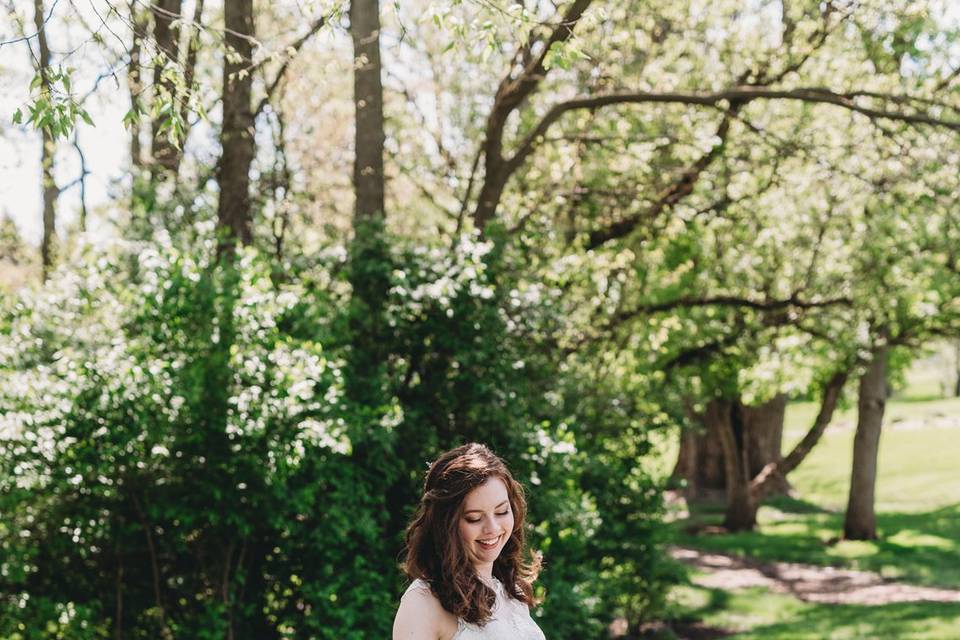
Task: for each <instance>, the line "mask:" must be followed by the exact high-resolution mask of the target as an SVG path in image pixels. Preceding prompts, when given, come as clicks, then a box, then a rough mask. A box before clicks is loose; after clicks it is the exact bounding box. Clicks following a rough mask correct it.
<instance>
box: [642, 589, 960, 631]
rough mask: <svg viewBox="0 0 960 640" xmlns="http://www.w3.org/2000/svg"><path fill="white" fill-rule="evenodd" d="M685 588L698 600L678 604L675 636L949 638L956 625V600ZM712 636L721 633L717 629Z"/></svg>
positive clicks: (959, 615)
mask: <svg viewBox="0 0 960 640" xmlns="http://www.w3.org/2000/svg"><path fill="white" fill-rule="evenodd" d="M687 589H688V592H689V591H694V592H696V594H697V597H696V599H697V600H698V601H699V602H700V603H702V604H697V605H691V603H690V602H689V601H688V602H687V604H686V605H683V604H680V603H678V609H677V610H676V612H675V614H676V615H675V618H674V620H673V621H672V622H671V623H669V626H670V628H672V629H673V630H674V631H675V637H676V638H681V639H682V638H698V637H700V636H699V632H698V630H699V629H708V630H714V631H716V632H726V633H727V634H728V637H734V638H744V639H747V638H765V639H767V638H771V639H786V638H790V639H797V640H800V639H814V638H816V639H817V640H819V639H821V638H831V639H834V638H836V639H840V638H850V639H853V638H856V639H861V638H871V639H872V638H884V639H885V638H930V639H932V638H940V639H944V640H946V639H950V640H953V639H955V638H956V637H957V635H956V633H957V631H956V630H957V628H958V626H960V604H944V603H934V602H914V603H897V604H887V605H882V606H861V605H830V604H812V603H806V602H801V601H799V600H797V599H796V598H793V597H791V596H788V595H785V594H777V593H771V592H770V591H768V590H766V589H763V588H751V589H744V590H738V591H735V592H725V591H721V590H719V589H714V588H709V589H708V588H704V587H688V588H687ZM689 596H690V594H689V593H688V597H689ZM688 630H689V631H691V632H692V633H688ZM661 637H662V636H661ZM714 637H724V636H723V635H722V633H721V634H718V635H715V636H714Z"/></svg>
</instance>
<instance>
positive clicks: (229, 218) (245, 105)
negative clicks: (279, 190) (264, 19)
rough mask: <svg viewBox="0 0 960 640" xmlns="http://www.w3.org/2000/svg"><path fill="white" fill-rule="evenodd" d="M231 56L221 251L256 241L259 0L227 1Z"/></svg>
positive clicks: (226, 79)
mask: <svg viewBox="0 0 960 640" xmlns="http://www.w3.org/2000/svg"><path fill="white" fill-rule="evenodd" d="M224 22H225V24H226V35H225V36H224V40H225V43H226V45H227V54H226V55H225V56H224V65H223V127H222V129H221V132H220V144H221V146H222V147H223V155H222V156H221V158H220V168H219V180H218V182H219V183H220V201H219V203H218V206H217V221H218V227H219V229H220V231H221V232H222V233H223V234H224V235H223V239H222V240H221V244H220V249H221V250H226V251H230V250H231V248H232V247H233V244H234V242H235V241H236V240H237V239H239V240H240V241H241V242H242V243H243V244H250V242H251V240H252V239H253V235H252V222H251V219H252V217H253V213H252V211H251V207H250V165H251V164H252V163H253V155H254V126H255V123H254V116H253V109H252V108H251V105H250V96H251V87H252V83H253V76H252V74H251V73H250V66H251V60H250V57H251V54H252V51H253V45H252V42H251V39H252V38H253V37H254V35H255V31H254V24H253V0H230V1H229V2H226V3H224Z"/></svg>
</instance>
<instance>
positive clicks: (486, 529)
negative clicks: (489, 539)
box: [481, 515, 500, 533]
mask: <svg viewBox="0 0 960 640" xmlns="http://www.w3.org/2000/svg"><path fill="white" fill-rule="evenodd" d="M481 530H482V531H483V533H498V532H499V530H500V528H499V527H498V526H497V521H496V520H495V519H494V517H493V516H491V515H487V516H484V518H483V528H482V529H481Z"/></svg>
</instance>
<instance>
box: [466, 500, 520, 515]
mask: <svg viewBox="0 0 960 640" xmlns="http://www.w3.org/2000/svg"><path fill="white" fill-rule="evenodd" d="M507 502H509V501H508V500H504V501H503V502H501V503H500V504H498V505H497V506H495V507H494V509H499V508H500V507H502V506H503V505H505V504H507ZM464 513H483V509H470V510H469V511H464Z"/></svg>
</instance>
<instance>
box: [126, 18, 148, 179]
mask: <svg viewBox="0 0 960 640" xmlns="http://www.w3.org/2000/svg"><path fill="white" fill-rule="evenodd" d="M130 22H131V23H132V24H133V30H134V34H133V43H132V44H131V45H130V52H129V55H130V61H129V62H128V63H127V88H128V89H129V91H130V109H131V110H132V111H134V112H136V111H139V109H140V106H139V105H141V104H142V102H143V96H142V95H141V93H142V91H143V80H142V77H141V74H142V73H143V66H142V65H141V63H140V53H141V51H142V44H141V43H142V36H143V35H144V32H145V31H146V28H147V13H146V12H145V11H143V9H141V8H140V7H138V6H137V3H136V0H132V1H131V2H130ZM142 129H143V127H142V125H141V124H140V118H134V119H133V120H131V121H130V164H131V166H132V167H133V169H134V171H137V172H138V171H139V170H140V169H142V168H143V150H142V148H141V144H140V134H141V132H142Z"/></svg>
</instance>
